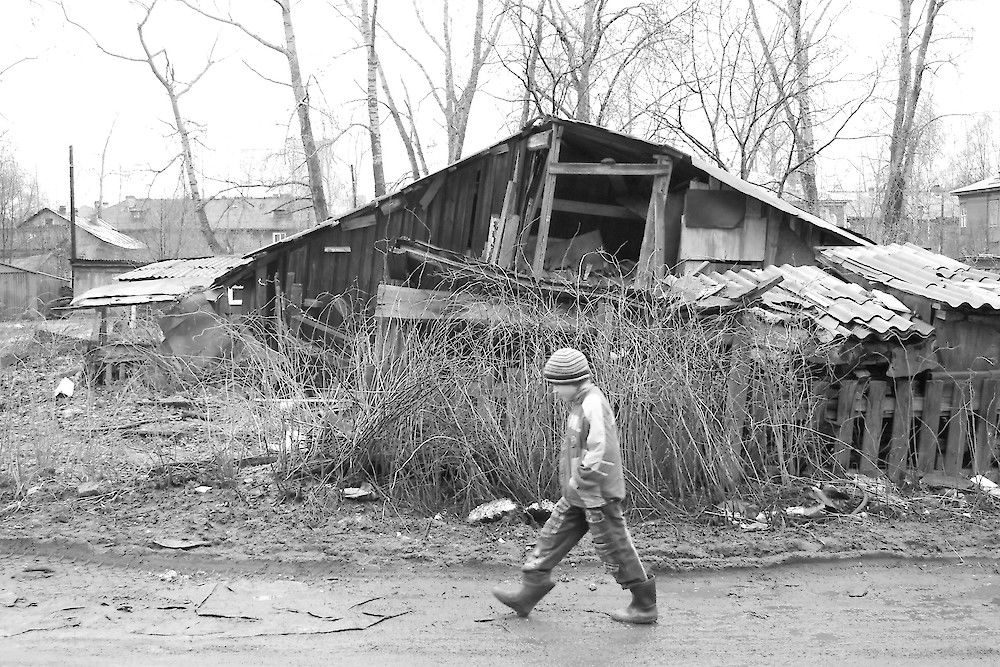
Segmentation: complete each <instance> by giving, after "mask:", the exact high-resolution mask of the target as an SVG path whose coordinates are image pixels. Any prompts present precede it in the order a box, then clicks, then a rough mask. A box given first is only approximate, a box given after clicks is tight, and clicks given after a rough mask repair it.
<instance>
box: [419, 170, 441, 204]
mask: <svg viewBox="0 0 1000 667" xmlns="http://www.w3.org/2000/svg"><path fill="white" fill-rule="evenodd" d="M446 178H447V177H446V176H445V175H444V174H438V175H437V176H436V177H435V178H434V180H433V181H431V184H430V185H429V186H427V192H425V193H424V195H423V196H422V197H421V198H420V208H422V209H426V208H427V207H428V206H430V204H431V202H432V201H434V197H436V196H437V193H438V190H440V189H441V186H442V185H444V181H445V179H446Z"/></svg>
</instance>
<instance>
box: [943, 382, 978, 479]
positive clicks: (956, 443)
mask: <svg viewBox="0 0 1000 667" xmlns="http://www.w3.org/2000/svg"><path fill="white" fill-rule="evenodd" d="M971 394H972V386H971V385H970V384H969V383H968V382H962V381H958V382H956V383H955V391H954V392H953V393H952V399H951V419H949V420H948V439H947V442H946V444H945V449H944V471H945V473H947V474H949V475H957V474H959V473H960V472H961V471H962V461H963V459H964V458H965V449H966V447H967V446H968V443H969V438H968V435H969V414H970V411H969V402H970V400H971V398H972V396H971Z"/></svg>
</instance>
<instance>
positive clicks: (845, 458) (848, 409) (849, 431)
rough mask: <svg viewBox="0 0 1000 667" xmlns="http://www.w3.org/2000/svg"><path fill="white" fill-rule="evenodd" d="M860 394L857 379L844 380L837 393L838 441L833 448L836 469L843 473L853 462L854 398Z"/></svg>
mask: <svg viewBox="0 0 1000 667" xmlns="http://www.w3.org/2000/svg"><path fill="white" fill-rule="evenodd" d="M857 394H858V381H857V380H844V381H843V382H841V383H840V393H839V394H837V442H836V444H835V445H834V448H833V461H834V465H835V471H836V472H838V473H843V472H845V471H846V470H847V467H848V466H849V465H850V463H851V449H852V447H853V446H854V400H855V398H856V397H857Z"/></svg>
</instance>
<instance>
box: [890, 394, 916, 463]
mask: <svg viewBox="0 0 1000 667" xmlns="http://www.w3.org/2000/svg"><path fill="white" fill-rule="evenodd" d="M912 419H913V384H912V383H911V381H910V379H909V378H906V379H900V380H896V409H895V411H894V412H893V415H892V444H891V446H890V448H889V465H888V474H889V479H891V480H892V481H894V482H899V481H900V480H901V479H902V478H903V473H904V472H905V471H906V459H907V455H908V454H909V452H910V425H911V420H912Z"/></svg>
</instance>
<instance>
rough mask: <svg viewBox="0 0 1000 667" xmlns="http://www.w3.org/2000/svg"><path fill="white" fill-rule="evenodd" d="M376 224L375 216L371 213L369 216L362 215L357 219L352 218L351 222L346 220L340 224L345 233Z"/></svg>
mask: <svg viewBox="0 0 1000 667" xmlns="http://www.w3.org/2000/svg"><path fill="white" fill-rule="evenodd" d="M375 222H376V218H375V214H374V213H369V214H368V215H361V216H358V217H357V218H351V219H350V220H344V221H343V222H341V223H340V228H341V229H343V230H344V231H345V232H349V231H353V230H355V229H364V228H365V227H371V226H372V225H374V224H375Z"/></svg>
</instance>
